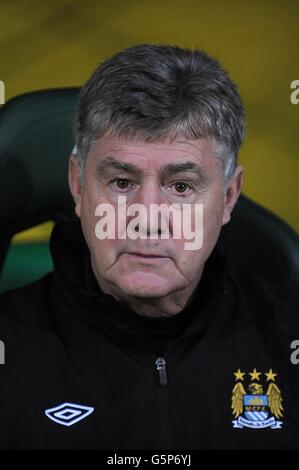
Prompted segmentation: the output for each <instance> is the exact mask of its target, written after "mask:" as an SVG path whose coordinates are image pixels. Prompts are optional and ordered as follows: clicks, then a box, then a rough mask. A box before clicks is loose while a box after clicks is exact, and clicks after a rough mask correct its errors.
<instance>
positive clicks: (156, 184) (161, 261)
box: [70, 137, 242, 299]
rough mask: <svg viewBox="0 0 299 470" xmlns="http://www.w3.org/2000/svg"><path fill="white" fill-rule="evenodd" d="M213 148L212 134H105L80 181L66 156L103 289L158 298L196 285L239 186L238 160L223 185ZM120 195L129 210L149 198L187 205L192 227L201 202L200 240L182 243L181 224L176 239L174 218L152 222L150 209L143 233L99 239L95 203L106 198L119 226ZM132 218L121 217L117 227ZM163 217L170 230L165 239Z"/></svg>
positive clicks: (147, 202) (139, 226)
mask: <svg viewBox="0 0 299 470" xmlns="http://www.w3.org/2000/svg"><path fill="white" fill-rule="evenodd" d="M215 150H216V146H215V143H214V141H213V140H212V139H200V140H196V141H185V140H175V141H174V142H167V141H165V142H161V143H145V142H128V141H126V140H123V139H121V138H117V137H103V138H101V139H99V140H98V141H97V143H96V144H94V145H93V146H92V148H91V150H90V152H89V155H88V159H87V162H86V167H85V176H84V183H83V186H82V187H81V186H80V178H79V168H78V165H77V163H76V162H75V160H71V164H70V186H71V190H72V193H73V196H74V199H75V201H76V213H77V214H78V216H79V217H81V223H82V230H83V233H84V236H85V239H86V241H87V244H88V246H89V249H90V252H91V260H92V266H93V269H94V272H95V275H96V277H97V280H98V282H99V284H100V286H101V288H102V290H103V291H104V292H107V293H113V294H114V296H115V297H116V298H120V299H128V298H130V297H135V298H144V299H158V298H163V297H165V296H167V295H171V294H172V293H176V292H180V291H181V292H183V291H184V290H188V291H190V292H192V291H193V290H194V288H195V287H196V285H197V284H198V282H199V280H200V277H201V274H202V270H203V267H204V263H205V262H206V260H207V258H208V257H209V255H210V253H211V251H212V250H213V248H214V245H215V243H216V241H217V239H218V236H219V232H220V229H221V226H222V225H223V224H224V223H226V222H228V220H229V218H230V211H231V210H232V207H233V205H234V203H235V202H236V199H237V197H238V195H239V192H240V189H241V172H242V169H241V167H238V169H237V170H236V173H235V178H234V180H233V182H232V184H231V185H230V187H229V188H228V191H227V192H224V189H223V176H222V166H221V162H220V160H219V158H217V156H216V154H215ZM118 196H125V197H126V209H127V208H128V207H129V206H130V205H131V204H135V203H138V204H142V205H143V207H144V208H145V210H146V213H147V214H150V208H151V206H152V205H153V204H156V205H160V204H166V205H167V206H168V207H169V206H171V205H173V204H176V207H183V204H185V205H188V206H189V208H190V210H191V212H190V213H189V214H191V220H192V227H193V228H194V220H195V219H194V216H195V208H196V206H197V205H198V204H202V205H203V206H202V207H203V227H200V229H203V245H202V247H201V248H199V249H195V250H194V249H192V250H187V249H186V248H185V247H186V245H185V243H186V241H190V240H186V238H185V237H184V232H183V231H182V235H181V237H180V238H174V236H173V224H174V220H173V218H171V217H170V218H169V220H167V219H165V218H164V219H163V216H162V218H160V220H159V221H158V224H152V225H150V217H149V216H147V217H139V221H138V224H137V226H136V228H135V233H136V234H139V235H140V237H141V236H142V237H143V238H136V239H131V238H130V237H128V236H127V237H126V238H125V239H123V238H120V237H119V236H118V234H117V232H116V237H115V238H107V239H103V240H99V239H98V238H97V236H96V232H95V228H96V224H97V222H98V221H99V220H100V218H99V217H98V216H96V215H95V210H96V207H97V206H99V205H100V204H103V203H105V204H107V203H108V204H110V206H111V207H113V208H115V215H116V218H115V221H114V222H115V227H118V215H117V214H118V211H117V204H118ZM164 207H165V206H164ZM135 217H136V215H135V216H132V215H130V216H128V215H127V216H126V218H125V220H124V219H122V224H123V225H122V228H126V227H128V224H129V223H130V222H132V219H134V218H135ZM165 223H166V226H167V229H168V234H169V236H167V238H166V239H163V238H162V234H163V233H164V232H165V233H166V230H165V227H166V226H165ZM154 234H155V238H154ZM145 237H146V238H145Z"/></svg>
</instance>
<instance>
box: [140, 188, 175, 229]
mask: <svg viewBox="0 0 299 470" xmlns="http://www.w3.org/2000/svg"><path fill="white" fill-rule="evenodd" d="M133 202H134V203H135V204H136V203H137V204H140V205H141V206H142V210H141V211H140V212H139V213H138V222H139V223H138V225H136V227H135V231H136V232H139V233H140V235H141V234H142V235H146V236H147V237H148V236H150V235H152V236H153V235H155V236H158V237H160V236H161V234H162V233H165V232H168V231H169V220H168V217H167V216H166V215H165V213H166V212H167V207H168V204H167V200H166V198H165V197H164V196H163V194H162V191H161V188H160V185H159V183H158V182H157V181H155V180H154V179H149V180H148V181H146V182H144V183H143V184H141V185H140V187H139V189H138V191H137V193H136V195H135V198H134V201H133ZM158 207H162V208H163V207H164V211H163V212H162V214H161V213H159V212H158V211H157V208H158ZM157 213H158V217H157V216H155V214H157Z"/></svg>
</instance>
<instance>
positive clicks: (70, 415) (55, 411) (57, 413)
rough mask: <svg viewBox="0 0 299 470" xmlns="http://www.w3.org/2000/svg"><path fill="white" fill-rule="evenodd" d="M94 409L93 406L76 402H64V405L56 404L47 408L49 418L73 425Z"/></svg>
mask: <svg viewBox="0 0 299 470" xmlns="http://www.w3.org/2000/svg"><path fill="white" fill-rule="evenodd" d="M93 411H94V408H92V407H91V406H83V405H77V404H75V403H68V402H66V403H62V405H58V406H55V408H49V409H48V410H45V414H46V416H47V417H48V418H50V419H51V420H52V421H55V423H58V424H62V425H63V426H72V425H73V424H75V423H78V421H81V420H82V419H84V418H86V417H87V416H88V415H90V414H91V413H92V412H93Z"/></svg>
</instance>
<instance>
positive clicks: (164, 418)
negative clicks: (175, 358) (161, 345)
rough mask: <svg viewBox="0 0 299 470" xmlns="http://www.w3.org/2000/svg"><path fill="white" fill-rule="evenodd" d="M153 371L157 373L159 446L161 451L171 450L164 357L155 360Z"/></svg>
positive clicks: (167, 384) (171, 440) (171, 441)
mask: <svg viewBox="0 0 299 470" xmlns="http://www.w3.org/2000/svg"><path fill="white" fill-rule="evenodd" d="M155 369H156V371H157V372H158V383H159V387H158V390H157V398H158V403H157V405H158V410H159V416H160V429H161V439H162V440H161V442H160V444H159V446H160V447H161V448H163V449H172V447H173V439H172V430H171V423H170V420H169V410H168V386H169V383H168V376H167V369H166V360H165V358H164V357H162V356H159V357H158V358H156V360H155Z"/></svg>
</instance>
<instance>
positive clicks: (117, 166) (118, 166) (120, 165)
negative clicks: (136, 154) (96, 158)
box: [96, 157, 140, 175]
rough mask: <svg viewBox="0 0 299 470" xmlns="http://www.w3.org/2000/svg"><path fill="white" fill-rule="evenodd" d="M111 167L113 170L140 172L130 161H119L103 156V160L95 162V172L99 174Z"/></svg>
mask: <svg viewBox="0 0 299 470" xmlns="http://www.w3.org/2000/svg"><path fill="white" fill-rule="evenodd" d="M109 168H112V169H114V170H120V171H126V172H127V173H132V174H137V173H140V169H139V168H138V167H137V166H135V165H133V164H132V163H127V162H121V161H120V160H116V158H114V157H105V158H104V159H103V160H101V161H100V162H98V163H97V164H96V173H97V174H98V175H101V173H102V172H103V171H104V170H106V169H109Z"/></svg>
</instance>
